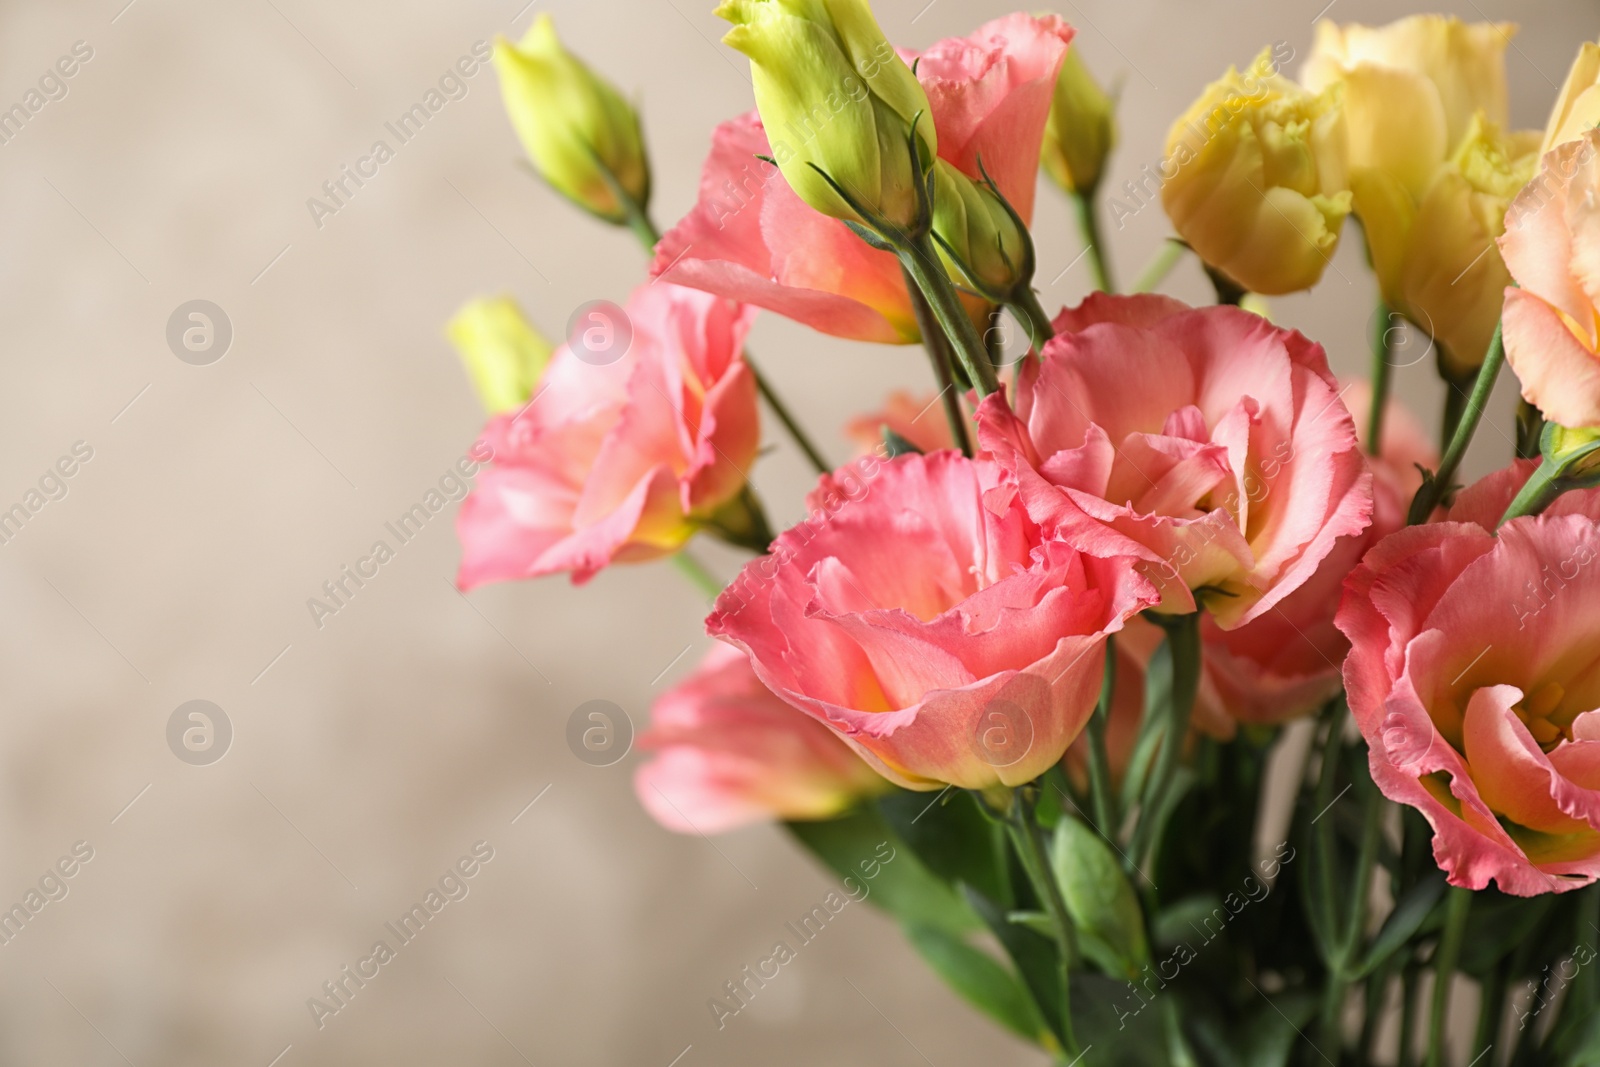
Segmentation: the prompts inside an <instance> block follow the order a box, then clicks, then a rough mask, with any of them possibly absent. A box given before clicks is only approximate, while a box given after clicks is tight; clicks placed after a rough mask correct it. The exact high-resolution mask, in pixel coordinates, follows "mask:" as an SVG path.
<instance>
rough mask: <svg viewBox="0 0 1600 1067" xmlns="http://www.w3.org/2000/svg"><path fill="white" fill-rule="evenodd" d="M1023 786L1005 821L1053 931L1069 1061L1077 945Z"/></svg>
mask: <svg viewBox="0 0 1600 1067" xmlns="http://www.w3.org/2000/svg"><path fill="white" fill-rule="evenodd" d="M1027 789H1028V787H1027V786H1019V787H1018V788H1017V789H1016V791H1015V793H1014V795H1013V797H1012V803H1011V815H1010V817H1009V818H1008V819H1007V820H1006V828H1007V830H1009V831H1010V834H1011V840H1012V843H1013V844H1014V845H1015V846H1016V850H1017V857H1018V858H1019V859H1020V860H1021V861H1022V869H1023V870H1024V871H1026V872H1027V874H1028V879H1029V881H1031V882H1032V883H1033V888H1034V892H1035V893H1037V894H1038V895H1039V898H1040V900H1041V902H1042V903H1043V904H1044V907H1045V911H1046V912H1047V913H1049V915H1050V925H1051V926H1053V927H1054V928H1055V933H1056V949H1057V953H1058V955H1059V957H1060V975H1061V1008H1060V1010H1061V1044H1062V1051H1063V1053H1064V1054H1065V1056H1066V1057H1067V1058H1069V1059H1072V1058H1075V1057H1076V1056H1077V1055H1078V1054H1079V1049H1078V1039H1077V1036H1076V1034H1075V1033H1074V1032H1073V1026H1072V982H1071V978H1072V971H1073V969H1074V968H1076V967H1077V965H1078V941H1077V934H1076V933H1075V931H1074V929H1073V925H1072V915H1071V913H1069V912H1068V911H1067V902H1066V901H1065V900H1064V899H1063V898H1062V896H1061V886H1060V884H1059V883H1057V882H1056V876H1055V874H1054V872H1052V871H1051V869H1050V859H1049V855H1048V854H1047V853H1046V851H1045V847H1044V837H1043V835H1042V833H1041V831H1040V829H1039V822H1038V819H1037V818H1036V817H1035V814H1034V808H1033V803H1032V801H1031V800H1029V799H1028V797H1027V794H1026V790H1027Z"/></svg>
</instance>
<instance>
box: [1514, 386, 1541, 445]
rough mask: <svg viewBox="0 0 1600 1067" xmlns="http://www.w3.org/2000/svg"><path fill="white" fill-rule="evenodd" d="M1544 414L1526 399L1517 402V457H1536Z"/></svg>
mask: <svg viewBox="0 0 1600 1067" xmlns="http://www.w3.org/2000/svg"><path fill="white" fill-rule="evenodd" d="M1543 435H1544V414H1543V413H1542V412H1540V410H1539V409H1538V408H1536V407H1534V406H1533V405H1532V404H1530V403H1528V402H1527V401H1526V400H1519V401H1518V402H1517V458H1518V459H1538V458H1539V439H1540V438H1541V437H1542V436H1543Z"/></svg>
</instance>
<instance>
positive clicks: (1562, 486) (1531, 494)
mask: <svg viewBox="0 0 1600 1067" xmlns="http://www.w3.org/2000/svg"><path fill="white" fill-rule="evenodd" d="M1563 471H1564V468H1563V466H1562V464H1560V463H1552V462H1550V459H1549V458H1548V457H1546V458H1545V459H1543V460H1541V461H1540V462H1539V466H1538V467H1537V468H1535V470H1534V472H1533V474H1532V475H1531V476H1529V478H1528V481H1527V483H1526V484H1524V485H1523V487H1522V490H1521V491H1520V492H1519V493H1517V496H1516V499H1515V500H1513V501H1511V506H1510V507H1509V508H1507V509H1506V513H1505V514H1504V515H1502V516H1501V517H1500V525H1501V526H1504V525H1505V524H1506V523H1508V522H1510V521H1511V520H1512V519H1520V518H1522V517H1523V516H1525V515H1537V514H1539V513H1540V512H1541V511H1543V510H1544V509H1545V508H1547V507H1549V506H1550V505H1551V504H1553V503H1555V500H1556V497H1558V496H1560V495H1561V494H1562V493H1565V492H1566V491H1567V490H1568V489H1569V488H1571V486H1570V485H1568V483H1567V479H1566V477H1565V476H1564V473H1563Z"/></svg>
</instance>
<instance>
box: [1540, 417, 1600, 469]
mask: <svg viewBox="0 0 1600 1067" xmlns="http://www.w3.org/2000/svg"><path fill="white" fill-rule="evenodd" d="M1545 434H1546V448H1545V454H1546V455H1547V456H1549V458H1550V460H1551V461H1552V462H1553V463H1556V464H1557V465H1559V466H1560V467H1561V468H1562V470H1563V472H1564V473H1565V476H1566V477H1568V478H1570V479H1588V478H1591V477H1593V476H1595V475H1597V474H1600V428H1596V427H1585V428H1580V429H1576V430H1574V429H1571V428H1569V427H1566V426H1558V425H1556V424H1555V423H1550V424H1548V429H1546V430H1545Z"/></svg>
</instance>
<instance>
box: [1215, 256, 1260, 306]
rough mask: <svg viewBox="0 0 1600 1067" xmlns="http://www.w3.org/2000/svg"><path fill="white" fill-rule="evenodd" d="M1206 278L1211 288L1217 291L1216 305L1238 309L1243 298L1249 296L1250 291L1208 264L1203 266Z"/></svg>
mask: <svg viewBox="0 0 1600 1067" xmlns="http://www.w3.org/2000/svg"><path fill="white" fill-rule="evenodd" d="M1204 266H1205V269H1206V277H1208V278H1210V279H1211V287H1212V288H1213V289H1215V290H1216V291H1217V303H1219V304H1225V305H1228V306H1229V307H1238V306H1239V304H1240V303H1241V302H1242V301H1243V300H1244V298H1245V297H1247V296H1249V295H1250V290H1248V289H1246V288H1244V287H1243V286H1241V285H1240V284H1239V283H1238V282H1236V281H1234V280H1233V279H1232V278H1230V277H1228V276H1227V275H1226V274H1224V273H1222V272H1221V271H1220V270H1217V269H1216V268H1215V267H1213V266H1211V265H1210V264H1209V263H1207V264H1205V265H1204Z"/></svg>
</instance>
